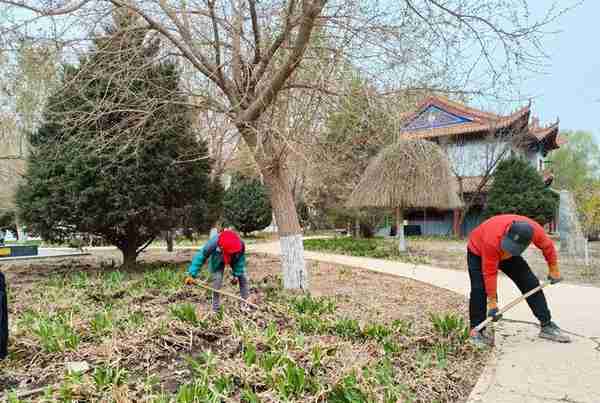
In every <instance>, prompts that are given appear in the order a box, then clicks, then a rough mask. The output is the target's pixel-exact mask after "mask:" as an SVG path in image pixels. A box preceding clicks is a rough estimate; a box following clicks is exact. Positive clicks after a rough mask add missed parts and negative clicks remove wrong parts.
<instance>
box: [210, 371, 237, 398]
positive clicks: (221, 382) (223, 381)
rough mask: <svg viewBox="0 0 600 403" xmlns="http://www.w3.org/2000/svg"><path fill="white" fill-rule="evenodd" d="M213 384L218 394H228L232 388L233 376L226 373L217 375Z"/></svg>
mask: <svg viewBox="0 0 600 403" xmlns="http://www.w3.org/2000/svg"><path fill="white" fill-rule="evenodd" d="M213 385H214V388H215V390H216V392H217V393H218V394H219V395H221V396H229V395H230V394H231V392H232V391H233V389H234V383H233V377H232V376H231V375H226V374H222V375H219V376H218V377H217V378H216V379H215V381H214V383H213Z"/></svg>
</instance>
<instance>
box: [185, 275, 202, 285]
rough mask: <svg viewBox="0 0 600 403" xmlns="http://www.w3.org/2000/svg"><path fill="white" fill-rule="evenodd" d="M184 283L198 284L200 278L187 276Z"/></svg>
mask: <svg viewBox="0 0 600 403" xmlns="http://www.w3.org/2000/svg"><path fill="white" fill-rule="evenodd" d="M183 283H184V284H185V285H196V284H198V280H196V279H195V278H193V277H190V276H186V277H185V279H184V280H183Z"/></svg>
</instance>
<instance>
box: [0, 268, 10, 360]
mask: <svg viewBox="0 0 600 403" xmlns="http://www.w3.org/2000/svg"><path fill="white" fill-rule="evenodd" d="M7 354H8V303H7V301H6V281H5V279H4V274H2V272H0V360H1V359H3V358H5V357H6V355H7Z"/></svg>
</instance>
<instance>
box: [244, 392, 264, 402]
mask: <svg viewBox="0 0 600 403" xmlns="http://www.w3.org/2000/svg"><path fill="white" fill-rule="evenodd" d="M240 400H241V401H242V403H260V399H259V398H258V395H257V394H256V393H254V391H252V390H250V389H244V390H242V393H241V395H240Z"/></svg>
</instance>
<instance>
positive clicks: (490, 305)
mask: <svg viewBox="0 0 600 403" xmlns="http://www.w3.org/2000/svg"><path fill="white" fill-rule="evenodd" d="M487 309H488V312H487V315H488V316H491V317H493V318H494V322H497V321H499V320H500V319H502V315H498V297H497V296H496V295H493V296H491V297H488V302H487Z"/></svg>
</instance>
